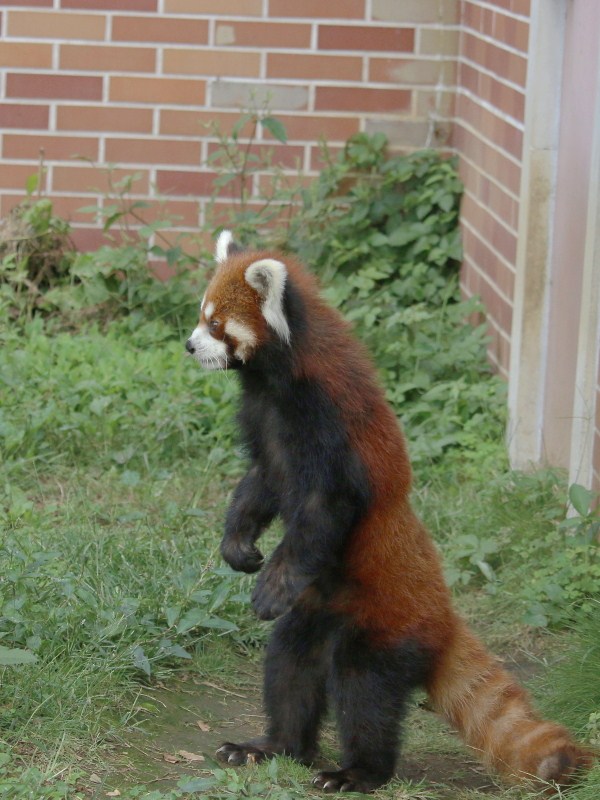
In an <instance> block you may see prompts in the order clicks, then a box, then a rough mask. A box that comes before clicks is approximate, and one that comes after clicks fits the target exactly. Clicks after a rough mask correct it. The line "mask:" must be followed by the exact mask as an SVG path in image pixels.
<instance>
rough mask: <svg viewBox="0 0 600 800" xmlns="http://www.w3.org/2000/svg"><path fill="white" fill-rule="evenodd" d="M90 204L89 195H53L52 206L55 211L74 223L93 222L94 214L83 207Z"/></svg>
mask: <svg viewBox="0 0 600 800" xmlns="http://www.w3.org/2000/svg"><path fill="white" fill-rule="evenodd" d="M89 205H90V198H89V197H78V196H77V195H71V194H69V195H60V194H55V195H53V196H52V207H53V209H54V213H55V214H57V215H58V216H59V217H62V218H63V219H68V220H69V221H70V222H72V223H74V224H82V223H83V224H88V225H89V224H91V223H92V221H93V218H94V217H93V215H92V214H90V213H89V212H86V211H82V210H81V209H82V208H85V207H86V206H89Z"/></svg>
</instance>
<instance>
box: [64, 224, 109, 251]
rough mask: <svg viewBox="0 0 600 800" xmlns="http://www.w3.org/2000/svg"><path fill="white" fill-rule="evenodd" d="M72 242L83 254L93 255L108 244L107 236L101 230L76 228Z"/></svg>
mask: <svg viewBox="0 0 600 800" xmlns="http://www.w3.org/2000/svg"><path fill="white" fill-rule="evenodd" d="M71 241H72V242H73V244H74V245H75V247H76V248H77V250H79V251H80V252H81V253H92V252H93V251H94V250H98V249H99V248H100V247H102V246H103V245H105V244H106V236H105V235H104V234H103V233H102V231H101V230H100V229H99V228H74V229H73V230H72V231H71Z"/></svg>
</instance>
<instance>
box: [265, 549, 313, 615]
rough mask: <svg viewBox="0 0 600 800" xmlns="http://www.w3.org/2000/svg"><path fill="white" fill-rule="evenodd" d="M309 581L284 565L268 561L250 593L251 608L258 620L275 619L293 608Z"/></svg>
mask: <svg viewBox="0 0 600 800" xmlns="http://www.w3.org/2000/svg"><path fill="white" fill-rule="evenodd" d="M308 584H309V580H308V578H306V577H304V576H303V575H299V574H297V573H294V572H293V570H292V569H291V567H290V566H289V565H288V564H285V563H281V562H278V563H275V562H274V561H269V563H268V564H267V566H266V567H265V568H264V569H263V571H262V572H261V574H260V575H259V578H258V580H257V582H256V586H255V587H254V591H253V592H252V607H253V608H254V611H255V612H256V615H257V617H258V618H259V619H277V617H280V616H281V615H282V614H285V613H286V611H289V610H290V608H291V607H292V606H293V604H294V602H295V601H296V598H297V597H298V596H299V595H300V594H301V593H302V592H303V591H304V589H305V588H306V587H307V586H308Z"/></svg>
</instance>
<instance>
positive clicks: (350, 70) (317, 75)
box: [267, 53, 362, 81]
mask: <svg viewBox="0 0 600 800" xmlns="http://www.w3.org/2000/svg"><path fill="white" fill-rule="evenodd" d="M267 77H268V78H300V79H304V80H328V79H329V80H339V81H360V80H361V78H362V58H360V57H355V56H321V55H301V54H299V53H293V54H291V53H289V54H288V53H268V55H267Z"/></svg>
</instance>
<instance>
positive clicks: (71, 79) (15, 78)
mask: <svg viewBox="0 0 600 800" xmlns="http://www.w3.org/2000/svg"><path fill="white" fill-rule="evenodd" d="M6 96H7V97H31V98H33V97H40V98H42V97H43V98H52V99H66V100H101V99H102V78H96V77H93V78H92V77H89V76H83V75H45V74H40V73H37V74H34V73H17V74H9V75H7V78H6Z"/></svg>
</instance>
